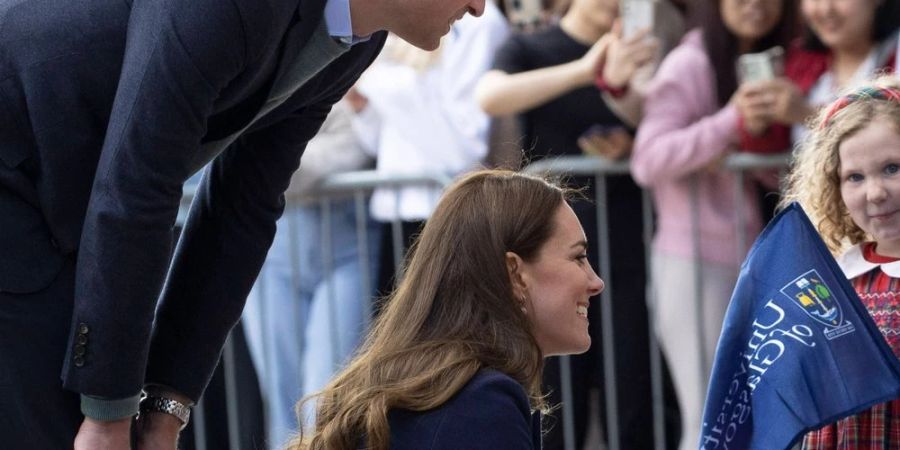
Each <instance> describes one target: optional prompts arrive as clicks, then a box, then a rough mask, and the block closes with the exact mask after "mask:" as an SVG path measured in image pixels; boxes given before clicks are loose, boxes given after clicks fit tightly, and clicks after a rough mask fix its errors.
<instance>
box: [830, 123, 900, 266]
mask: <svg viewBox="0 0 900 450" xmlns="http://www.w3.org/2000/svg"><path fill="white" fill-rule="evenodd" d="M838 154H839V156H840V160H841V163H840V172H839V175H840V185H841V198H842V199H843V200H844V204H845V205H846V206H847V211H849V213H850V218H852V219H853V222H854V223H856V225H857V226H859V227H860V228H861V229H862V230H863V231H865V232H866V233H868V234H869V235H870V236H872V237H873V238H874V239H875V242H877V247H876V249H877V251H878V253H880V254H882V255H886V256H900V133H898V132H897V130H896V129H895V128H894V127H893V126H892V125H891V124H890V123H889V122H888V120H887V119H885V118H876V119H875V120H874V121H871V122H870V123H869V125H868V126H866V127H865V128H863V129H862V130H859V131H858V132H856V134H853V135H852V136H850V137H848V138H846V139H844V141H843V142H841V143H840V146H839V147H838Z"/></svg>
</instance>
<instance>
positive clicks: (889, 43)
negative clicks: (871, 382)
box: [242, 0, 900, 450]
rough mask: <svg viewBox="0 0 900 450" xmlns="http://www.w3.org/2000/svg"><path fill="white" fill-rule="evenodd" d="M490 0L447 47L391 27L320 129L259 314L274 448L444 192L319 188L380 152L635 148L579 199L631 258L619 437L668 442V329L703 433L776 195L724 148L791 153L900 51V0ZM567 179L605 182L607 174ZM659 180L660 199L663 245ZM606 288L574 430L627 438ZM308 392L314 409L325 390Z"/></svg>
mask: <svg viewBox="0 0 900 450" xmlns="http://www.w3.org/2000/svg"><path fill="white" fill-rule="evenodd" d="M487 3H488V4H487V5H486V7H485V12H484V14H483V15H482V17H480V18H475V17H471V16H468V17H465V18H463V19H462V20H459V21H458V22H456V23H455V24H453V25H452V27H451V30H450V32H449V33H448V34H447V36H445V37H444V39H443V40H442V42H441V45H440V47H439V48H438V49H437V50H435V51H431V52H426V51H424V50H420V49H418V48H416V47H413V46H411V45H410V44H407V43H406V42H404V41H402V40H401V39H399V38H393V37H391V38H389V39H388V42H387V43H386V45H385V48H384V51H383V52H382V54H381V56H380V57H379V58H378V60H376V62H375V63H374V64H373V65H372V67H371V68H369V69H368V70H367V71H366V72H365V73H364V74H363V76H362V78H361V79H360V81H359V82H358V83H357V85H356V86H355V87H354V88H353V89H352V90H351V91H350V93H348V95H347V96H346V97H345V98H344V99H343V100H342V101H341V102H340V103H338V104H337V105H336V106H335V107H334V109H333V110H332V111H331V113H330V115H329V117H328V119H327V120H326V123H325V125H324V126H323V127H322V130H321V131H320V133H319V135H318V136H316V138H315V139H314V140H313V141H312V142H310V145H309V146H308V147H307V150H306V152H305V154H304V156H303V160H302V166H301V170H300V171H299V172H298V173H297V175H295V177H294V180H293V183H292V186H291V188H290V190H289V193H288V206H287V208H286V210H285V213H284V216H283V217H282V218H281V220H280V221H279V222H278V230H277V234H276V238H275V242H274V244H273V246H272V249H271V251H270V253H269V256H268V259H267V261H266V263H265V266H264V267H263V270H262V273H261V274H260V277H259V279H258V280H257V282H256V285H255V287H254V289H253V292H252V293H251V296H250V299H249V300H248V304H247V309H246V311H245V313H244V317H243V320H242V323H243V331H244V333H245V335H246V339H247V343H248V348H249V351H250V356H251V359H252V363H253V366H254V368H255V371H256V373H257V376H258V379H259V384H260V388H261V393H262V403H263V405H264V412H265V414H264V417H265V423H266V429H265V434H266V438H265V441H266V442H267V445H268V446H269V448H281V446H283V444H284V443H285V442H286V441H287V440H288V439H289V438H290V437H291V435H292V434H294V433H296V431H297V427H298V419H297V414H296V413H297V412H296V411H295V410H294V405H295V404H296V402H297V401H298V400H300V399H301V398H303V397H304V396H307V395H310V394H313V393H315V392H317V391H318V390H320V389H322V388H323V386H324V385H325V384H326V383H327V381H328V380H329V379H330V377H331V375H332V374H334V373H335V371H336V370H338V369H339V368H340V367H341V365H342V363H343V362H346V361H347V359H348V358H349V357H350V356H351V355H352V354H353V352H354V350H355V348H356V346H357V344H358V343H359V342H360V339H361V338H362V336H363V334H364V331H365V327H366V324H367V323H368V317H367V314H368V313H369V311H370V309H371V305H375V307H374V309H375V310H376V313H377V302H378V299H379V298H382V297H384V296H385V295H386V294H388V293H389V292H390V291H391V289H392V286H393V285H394V283H395V281H396V279H397V277H399V276H401V275H402V263H401V261H399V257H401V256H402V254H403V252H402V250H401V251H394V250H393V249H394V248H399V249H405V248H407V247H408V246H409V245H410V244H411V242H412V241H413V239H414V237H415V235H416V234H417V232H418V230H419V229H420V228H421V226H422V224H423V223H424V222H425V221H427V220H428V218H429V215H430V214H431V212H432V211H433V210H434V208H435V206H436V204H437V199H438V197H439V196H440V194H441V189H440V187H436V186H427V185H410V186H403V187H401V188H393V187H383V188H378V189H376V190H375V191H374V192H373V193H372V195H371V198H368V199H367V201H368V202H369V203H368V214H367V216H366V217H365V218H364V219H362V220H360V218H359V217H358V216H357V214H356V211H357V204H356V202H355V201H354V198H352V197H347V198H338V199H333V201H331V202H329V203H328V204H327V206H325V205H323V204H322V203H320V202H319V197H318V196H317V186H318V183H319V181H321V180H323V179H325V178H327V177H329V176H332V175H335V174H338V173H342V172H349V171H357V170H364V169H374V170H375V171H377V172H378V173H379V174H383V175H385V176H387V177H390V176H403V175H420V174H425V175H433V176H440V177H448V178H452V177H457V176H459V175H460V174H463V173H465V172H467V171H470V170H473V169H475V168H478V167H484V166H503V167H508V168H520V167H523V166H525V165H527V164H530V163H533V162H536V161H539V160H541V159H544V158H553V157H559V156H578V155H587V156H590V157H596V158H605V159H608V160H625V159H628V160H629V161H630V173H628V174H619V175H611V176H607V177H606V179H605V185H604V192H605V195H606V197H605V201H604V202H602V203H596V202H593V201H579V202H576V203H575V204H574V205H573V209H574V211H575V213H576V214H577V216H578V217H579V219H580V221H581V223H582V224H583V226H584V229H585V230H586V231H587V233H588V241H589V242H590V245H589V251H588V253H589V258H590V260H591V261H592V262H596V261H598V260H599V251H600V248H599V244H598V239H597V235H596V231H597V229H598V220H597V209H598V208H603V209H605V210H606V211H607V212H608V213H609V221H608V229H607V230H604V231H607V232H608V233H609V237H610V239H609V242H610V245H609V248H608V249H606V250H608V255H609V257H610V259H611V261H612V269H611V273H601V274H600V275H601V276H603V277H604V279H606V280H607V281H608V282H609V286H610V287H612V289H611V299H612V300H611V303H612V308H611V309H612V321H613V323H615V327H616V332H615V334H614V339H613V340H614V345H613V348H615V352H616V355H617V356H616V359H615V365H614V371H615V385H614V387H613V389H614V390H615V392H616V401H615V408H616V411H615V417H616V420H617V429H618V442H619V447H620V448H623V449H649V448H653V445H654V439H655V436H654V433H653V432H652V430H653V427H652V426H651V425H650V424H651V423H652V422H653V420H654V417H653V413H652V411H653V408H652V403H653V399H652V396H651V392H652V389H651V380H650V372H651V371H650V342H649V341H650V335H651V334H654V335H655V336H656V338H657V340H658V341H659V343H660V344H661V349H662V352H663V355H664V362H665V368H664V369H665V370H664V371H663V373H664V381H665V382H664V398H665V404H666V405H667V407H666V408H665V411H664V415H663V417H664V421H665V424H664V428H665V430H666V438H665V446H666V448H673V449H674V448H680V449H688V448H692V447H693V448H696V442H697V441H698V438H699V436H698V435H699V432H700V429H701V423H700V422H701V414H702V408H703V401H704V397H705V394H706V385H707V382H708V379H707V378H708V373H709V369H710V366H711V362H712V357H713V354H714V352H715V346H716V342H717V339H718V337H719V334H720V331H721V324H722V319H723V316H724V314H725V308H726V306H727V302H728V300H729V298H730V296H731V291H732V289H733V288H734V284H735V281H736V278H737V274H738V267H739V264H740V261H741V260H742V259H743V257H744V255H745V253H746V251H747V249H748V248H749V244H750V243H751V242H752V241H753V238H754V237H755V236H756V235H757V234H758V233H759V232H760V230H761V229H762V227H763V225H764V224H765V223H766V221H767V220H768V219H769V218H770V217H771V215H772V211H773V206H774V205H775V203H777V201H778V190H779V179H778V173H777V172H774V171H763V170H757V171H752V172H749V173H748V174H746V175H747V176H742V177H741V178H739V179H736V177H737V175H736V173H735V172H734V171H732V170H729V169H727V168H726V167H725V166H724V160H725V159H726V157H728V156H729V155H731V154H733V153H737V152H747V153H758V154H778V153H786V152H791V151H792V148H793V147H794V145H795V144H797V143H799V142H800V141H801V140H802V139H803V138H804V136H805V133H806V130H807V121H808V120H809V119H810V118H811V117H812V116H814V114H815V113H816V111H817V109H818V108H820V107H821V106H822V105H825V104H827V103H829V102H831V101H832V100H834V99H835V98H836V96H837V95H838V92H840V91H841V90H842V89H843V88H845V87H847V86H851V85H854V84H856V83H859V82H861V81H864V80H867V79H870V78H872V77H873V76H875V75H877V74H880V73H885V72H893V71H895V68H896V61H897V58H898V39H900V38H898V24H900V8H898V4H900V0H691V1H682V0H622V2H620V1H619V0H570V1H566V0H561V1H550V2H543V3H542V2H541V0H509V1H504V2H502V3H493V2H492V1H491V0H488V1H487ZM569 184H570V185H573V186H575V187H579V188H582V189H583V191H582V192H583V193H584V194H585V197H587V198H589V199H592V198H594V193H595V188H596V187H597V186H596V180H595V178H594V177H583V176H574V177H571V178H570V179H569ZM645 189H646V190H649V191H650V192H651V197H650V198H651V199H652V202H653V205H652V206H653V209H654V211H655V225H654V230H655V231H654V237H653V242H652V248H650V249H645V248H644V244H643V238H642V227H643V220H644V219H643V216H642V209H643V208H642V202H643V198H644V197H643V196H642V192H643V190H645ZM326 209H327V211H326ZM392 224H393V226H392ZM738 227H743V229H742V230H739V229H738ZM738 235H742V236H745V238H744V239H739V237H738ZM362 241H365V242H366V244H365V245H361V242H362ZM647 257H649V264H648V261H647V260H646V258H647ZM648 268H649V273H647V270H648ZM648 280H652V282H651V283H652V286H650V289H649V290H648V286H647V285H648ZM663 287H665V288H663ZM648 292H652V294H653V295H651V296H648V295H647V293H648ZM648 297H649V298H648ZM651 298H652V302H648V301H649V300H650V299H651ZM592 306H593V307H591V308H590V311H589V313H588V314H589V318H590V323H591V325H590V332H591V335H592V337H593V345H592V347H591V350H589V351H588V352H587V353H585V354H583V355H578V356H575V357H572V358H571V380H572V389H573V394H574V395H573V397H572V398H573V401H572V405H571V406H572V411H573V412H574V416H573V417H574V425H575V427H574V438H575V440H576V443H575V446H576V448H582V447H583V446H584V445H585V442H587V441H588V440H589V439H591V437H589V435H590V436H593V438H592V439H595V440H605V439H608V438H609V436H608V432H607V430H606V428H607V424H608V420H607V415H608V414H611V413H612V412H611V411H607V405H608V402H607V401H606V399H605V397H604V396H605V392H607V391H606V390H605V389H604V383H606V382H608V380H606V377H605V376H604V367H603V354H602V353H603V351H602V349H603V347H604V346H603V344H602V338H601V327H600V323H601V318H600V307H599V304H598V302H595V303H594V304H593V305H592ZM698 311H700V314H698V313H697V312H698ZM651 318H652V319H653V320H651ZM650 324H653V325H654V328H653V330H652V333H651V330H650V326H651V325H650ZM559 367H560V366H559V364H557V363H556V362H555V361H554V359H551V360H548V361H547V363H546V368H545V374H544V383H545V389H546V391H547V392H549V393H550V396H549V402H550V403H551V404H555V403H559V402H560V401H561V400H562V398H561V396H560V393H561V388H560V386H561V374H560V373H559ZM300 413H301V414H300V417H301V423H307V424H308V423H310V421H311V420H312V418H311V415H312V411H309V410H306V411H300ZM547 420H548V423H547V424H546V428H547V429H548V430H549V431H548V433H547V434H546V436H545V438H544V448H546V449H551V450H554V449H562V448H564V445H565V443H564V439H563V426H562V422H561V420H560V417H559V414H556V416H555V417H549V418H548V419H547ZM592 430H593V431H592ZM592 433H593V434H592Z"/></svg>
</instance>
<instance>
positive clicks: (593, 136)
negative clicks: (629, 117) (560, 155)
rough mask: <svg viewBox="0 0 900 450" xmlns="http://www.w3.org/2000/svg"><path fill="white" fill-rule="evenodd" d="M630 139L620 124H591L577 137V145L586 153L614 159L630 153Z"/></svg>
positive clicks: (629, 134) (624, 156)
mask: <svg viewBox="0 0 900 450" xmlns="http://www.w3.org/2000/svg"><path fill="white" fill-rule="evenodd" d="M632 140H633V138H632V137H631V133H629V132H628V130H627V129H625V127H623V126H621V125H612V126H609V125H593V126H591V127H590V128H588V130H587V131H585V132H584V133H582V135H581V136H580V137H579V138H578V147H579V148H580V149H581V151H582V152H583V153H584V154H586V155H594V156H600V157H603V158H606V159H610V160H613V161H615V160H619V159H623V158H626V157H627V156H628V155H630V154H631V144H632Z"/></svg>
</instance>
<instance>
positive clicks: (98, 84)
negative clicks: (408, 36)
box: [0, 0, 384, 399]
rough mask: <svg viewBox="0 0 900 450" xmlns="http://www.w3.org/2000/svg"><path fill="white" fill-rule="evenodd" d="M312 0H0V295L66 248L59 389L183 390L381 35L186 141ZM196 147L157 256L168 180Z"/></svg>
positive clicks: (209, 362)
mask: <svg viewBox="0 0 900 450" xmlns="http://www.w3.org/2000/svg"><path fill="white" fill-rule="evenodd" d="M324 3H325V2H324V0H190V1H187V0H153V1H150V0H133V1H129V0H80V1H77V2H72V1H67V0H8V1H3V2H0V230H2V232H0V255H2V257H0V291H6V292H12V293H29V292H36V291H40V290H41V289H42V288H43V287H45V286H47V285H48V284H49V283H50V282H51V281H52V280H53V278H54V277H55V275H56V274H57V272H58V271H59V269H60V267H61V266H62V264H63V262H64V261H65V260H66V259H67V258H77V265H76V270H77V274H76V283H75V292H74V302H75V304H74V312H73V322H72V330H71V335H70V336H71V338H70V342H69V349H68V355H67V357H66V361H65V363H64V368H63V374H62V375H63V381H64V386H65V387H66V388H69V389H72V390H74V391H77V392H80V393H82V394H88V395H94V396H100V397H105V398H124V397H128V396H133V395H135V394H136V393H137V392H138V391H139V390H140V388H141V386H142V385H143V383H144V382H145V379H146V381H147V382H154V383H160V384H164V385H168V386H171V387H173V388H176V389H178V390H179V391H182V392H183V393H185V394H187V395H188V396H190V397H191V398H193V399H197V398H198V397H199V395H200V394H201V392H202V391H203V389H204V388H205V386H206V383H207V382H208V379H209V376H210V374H211V373H212V370H213V368H214V367H215V365H216V363H217V360H218V356H219V353H220V351H221V345H222V343H223V342H224V339H225V337H226V335H227V333H228V331H229V330H230V329H231V327H232V326H233V325H234V323H235V322H236V321H237V319H238V318H239V316H240V312H241V309H242V308H243V304H244V301H245V298H246V296H247V293H248V292H249V290H250V287H251V285H252V283H253V280H254V278H255V277H256V275H257V273H258V271H259V267H260V266H261V265H262V261H263V259H264V257H265V253H266V251H267V249H268V247H269V245H270V244H271V239H272V236H273V234H274V227H275V225H274V224H275V220H276V218H277V217H278V216H279V215H280V213H281V210H282V207H283V197H282V193H283V192H284V190H285V189H286V188H287V186H288V183H289V181H290V178H291V174H292V173H293V172H294V170H295V169H296V168H297V167H298V165H299V161H300V155H301V153H302V150H303V148H304V147H305V144H306V142H307V141H308V140H309V139H310V138H311V137H312V136H313V135H314V134H315V133H316V131H317V130H318V128H319V126H320V124H321V122H322V121H323V120H324V118H325V116H326V114H327V113H328V111H329V109H330V108H331V105H332V104H334V103H335V102H336V101H337V100H338V99H339V98H340V97H342V95H343V94H344V93H345V92H346V91H347V89H348V88H349V87H350V86H351V85H352V84H353V83H354V81H355V80H356V78H357V77H358V76H359V74H360V73H361V72H362V70H363V69H364V68H365V67H367V66H368V65H369V64H370V63H371V61H372V59H373V58H374V57H375V56H376V54H377V53H378V51H379V50H380V48H381V46H382V45H383V42H384V33H383V32H381V33H376V34H375V35H373V36H372V38H371V39H370V40H369V41H368V42H365V43H361V44H358V45H355V46H353V47H352V49H351V50H349V51H348V52H347V53H345V54H343V55H342V56H340V57H339V58H338V59H337V60H335V61H334V62H332V63H331V64H330V65H328V66H327V67H326V68H325V69H323V70H322V71H321V72H319V73H318V74H317V75H315V76H314V77H313V78H312V79H311V80H309V81H308V82H306V83H305V84H304V85H303V86H302V87H301V88H299V89H298V90H297V91H296V92H295V93H294V94H293V95H292V96H291V97H290V98H289V99H288V100H286V101H285V102H284V103H283V104H281V105H280V106H278V107H277V108H276V109H274V110H273V111H271V112H269V113H268V114H267V115H265V116H264V117H262V118H261V119H259V120H258V121H256V122H255V123H253V125H252V126H251V127H250V128H249V129H248V130H247V131H246V132H245V133H244V134H243V135H242V136H241V137H240V138H239V139H237V140H236V141H235V142H234V143H233V144H232V145H230V146H228V147H227V148H226V149H225V150H224V151H223V152H222V153H221V154H218V155H216V154H204V152H202V151H201V148H203V146H202V144H203V143H207V142H212V141H216V140H219V139H221V138H223V137H225V136H229V135H230V134H232V133H234V132H236V131H237V130H240V129H242V128H243V127H244V126H245V125H246V124H248V123H249V122H250V121H251V120H252V119H253V118H254V116H255V115H256V113H257V112H258V111H259V109H260V106H261V105H262V104H263V103H264V102H265V101H266V99H267V97H268V93H269V88H270V87H271V85H272V81H273V80H274V79H275V77H276V76H278V75H279V74H280V71H281V70H283V68H284V67H285V63H286V61H290V58H291V56H293V55H294V54H295V53H296V52H297V51H298V49H299V48H301V47H302V46H303V44H304V43H305V42H306V41H307V40H308V39H309V38H310V35H311V34H312V32H313V30H314V29H315V28H316V26H317V25H318V24H319V22H320V21H321V20H322V10H323V8H324ZM213 158H215V159H214V160H213V163H212V165H211V166H210V168H209V169H208V171H207V172H206V173H205V175H204V179H203V182H202V184H201V187H200V189H199V192H198V194H197V197H196V200H195V202H194V205H193V207H192V210H191V214H190V216H189V219H188V222H187V224H186V226H185V229H184V231H183V234H182V238H181V240H180V242H179V245H178V248H177V249H176V250H175V254H174V262H173V263H172V266H171V268H170V269H169V266H168V262H169V260H170V256H172V239H173V226H174V220H175V217H176V213H177V209H178V204H179V199H180V196H181V188H182V184H183V183H184V181H185V180H186V179H187V178H188V177H189V176H190V175H191V174H192V173H193V172H195V171H196V170H197V169H198V168H200V167H202V166H203V165H204V164H205V163H207V162H208V161H209V160H211V159H213ZM167 269H168V276H167ZM164 281H165V285H164V286H163V282H164ZM158 299H159V301H160V303H159V306H158V310H157V311H156V316H155V322H154V309H155V308H157V300H158ZM60 301H71V299H60ZM148 361H149V362H148Z"/></svg>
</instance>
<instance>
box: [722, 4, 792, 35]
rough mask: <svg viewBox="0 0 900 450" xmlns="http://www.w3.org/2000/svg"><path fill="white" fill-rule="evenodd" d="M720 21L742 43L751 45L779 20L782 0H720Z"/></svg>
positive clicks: (770, 29)
mask: <svg viewBox="0 0 900 450" xmlns="http://www.w3.org/2000/svg"><path fill="white" fill-rule="evenodd" d="M720 1H721V3H720V8H721V15H722V21H723V22H724V23H725V27H726V28H728V30H729V31H731V32H732V33H734V35H735V36H737V38H738V41H740V42H741V43H742V44H750V45H752V44H753V43H755V42H756V41H758V40H759V39H761V38H762V37H763V36H765V35H766V34H768V33H769V32H770V31H772V30H773V29H774V28H775V26H776V25H778V21H779V20H781V9H782V0H720Z"/></svg>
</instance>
